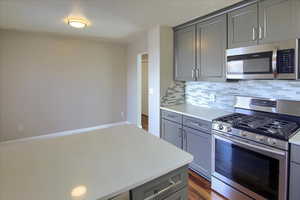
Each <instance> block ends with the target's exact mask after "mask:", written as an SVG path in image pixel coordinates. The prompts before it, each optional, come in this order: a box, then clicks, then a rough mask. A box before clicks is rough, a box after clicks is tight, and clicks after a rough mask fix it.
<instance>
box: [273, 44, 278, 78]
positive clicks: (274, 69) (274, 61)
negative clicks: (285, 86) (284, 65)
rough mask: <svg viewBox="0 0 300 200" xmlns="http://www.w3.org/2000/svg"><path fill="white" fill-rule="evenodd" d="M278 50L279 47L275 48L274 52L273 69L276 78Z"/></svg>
mask: <svg viewBox="0 0 300 200" xmlns="http://www.w3.org/2000/svg"><path fill="white" fill-rule="evenodd" d="M277 51H278V49H277V48H275V49H273V54H272V71H273V75H274V78H276V76H277Z"/></svg>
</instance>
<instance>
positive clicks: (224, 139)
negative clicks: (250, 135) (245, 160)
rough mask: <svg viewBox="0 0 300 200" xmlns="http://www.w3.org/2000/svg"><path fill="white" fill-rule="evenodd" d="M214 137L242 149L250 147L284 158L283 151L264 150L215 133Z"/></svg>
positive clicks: (264, 148)
mask: <svg viewBox="0 0 300 200" xmlns="http://www.w3.org/2000/svg"><path fill="white" fill-rule="evenodd" d="M214 137H215V138H217V139H220V140H223V141H225V142H229V143H231V144H236V145H238V146H242V147H246V148H247V147H248V148H249V147H250V148H251V149H254V150H255V149H256V150H259V151H264V152H268V153H271V154H276V155H279V156H286V152H285V151H281V150H277V149H274V148H272V147H270V148H266V147H262V146H257V145H253V144H250V143H248V142H243V141H239V140H237V139H234V138H232V137H228V136H225V135H220V134H217V133H214Z"/></svg>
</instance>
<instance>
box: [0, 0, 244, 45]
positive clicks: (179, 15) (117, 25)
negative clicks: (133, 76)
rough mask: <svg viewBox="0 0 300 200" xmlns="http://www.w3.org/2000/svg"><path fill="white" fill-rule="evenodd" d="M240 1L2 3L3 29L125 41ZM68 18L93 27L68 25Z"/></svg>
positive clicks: (56, 0) (38, 0)
mask: <svg viewBox="0 0 300 200" xmlns="http://www.w3.org/2000/svg"><path fill="white" fill-rule="evenodd" d="M239 1H241V0H0V28H4V29H17V30H25V31H41V32H54V33H62V34H68V35H75V36H76V35H79V36H91V37H97V38H102V39H106V40H113V41H117V42H126V41H127V40H129V38H130V37H131V36H132V35H135V34H137V33H139V32H143V31H145V30H147V29H149V28H151V27H153V26H155V25H158V24H160V25H168V26H175V25H178V24H181V23H183V22H186V21H188V20H190V19H193V18H196V17H199V16H202V15H205V14H208V13H210V12H212V11H215V10H218V9H220V8H223V7H225V6H229V5H232V4H234V3H237V2H239ZM68 16H81V17H82V16H83V17H85V18H87V19H88V20H89V21H90V22H91V25H90V26H89V27H88V28H86V29H82V30H78V29H74V28H71V27H69V26H67V25H66V24H65V22H64V19H65V18H66V17H68Z"/></svg>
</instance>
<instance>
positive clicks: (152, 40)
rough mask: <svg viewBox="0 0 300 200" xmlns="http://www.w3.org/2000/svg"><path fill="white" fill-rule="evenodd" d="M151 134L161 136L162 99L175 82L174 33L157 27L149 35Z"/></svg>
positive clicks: (169, 29)
mask: <svg viewBox="0 0 300 200" xmlns="http://www.w3.org/2000/svg"><path fill="white" fill-rule="evenodd" d="M148 52H149V90H150V91H151V92H149V132H150V133H152V134H153V135H156V136H158V137H159V135H160V99H161V97H162V96H163V95H164V94H165V92H166V91H167V88H168V87H169V86H170V85H171V84H172V82H173V73H172V72H173V53H172V52H173V31H172V28H171V27H162V26H157V27H154V28H153V29H151V30H150V31H149V33H148Z"/></svg>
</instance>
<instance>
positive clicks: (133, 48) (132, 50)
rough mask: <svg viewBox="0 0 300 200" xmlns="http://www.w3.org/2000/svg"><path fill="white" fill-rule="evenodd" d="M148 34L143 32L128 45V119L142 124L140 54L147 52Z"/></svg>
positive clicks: (139, 124)
mask: <svg viewBox="0 0 300 200" xmlns="http://www.w3.org/2000/svg"><path fill="white" fill-rule="evenodd" d="M147 42H148V41H147V34H146V33H145V34H141V35H139V36H137V37H136V38H135V39H133V40H132V42H131V43H130V44H129V45H128V47H127V59H128V60H127V121H129V122H131V123H133V124H136V125H138V126H141V116H140V115H138V113H141V100H140V99H138V93H141V92H140V91H141V86H138V81H140V80H138V79H137V77H138V73H140V71H139V70H140V69H139V70H138V55H141V54H143V53H146V52H147V51H148V48H147V45H148V44H147Z"/></svg>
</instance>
